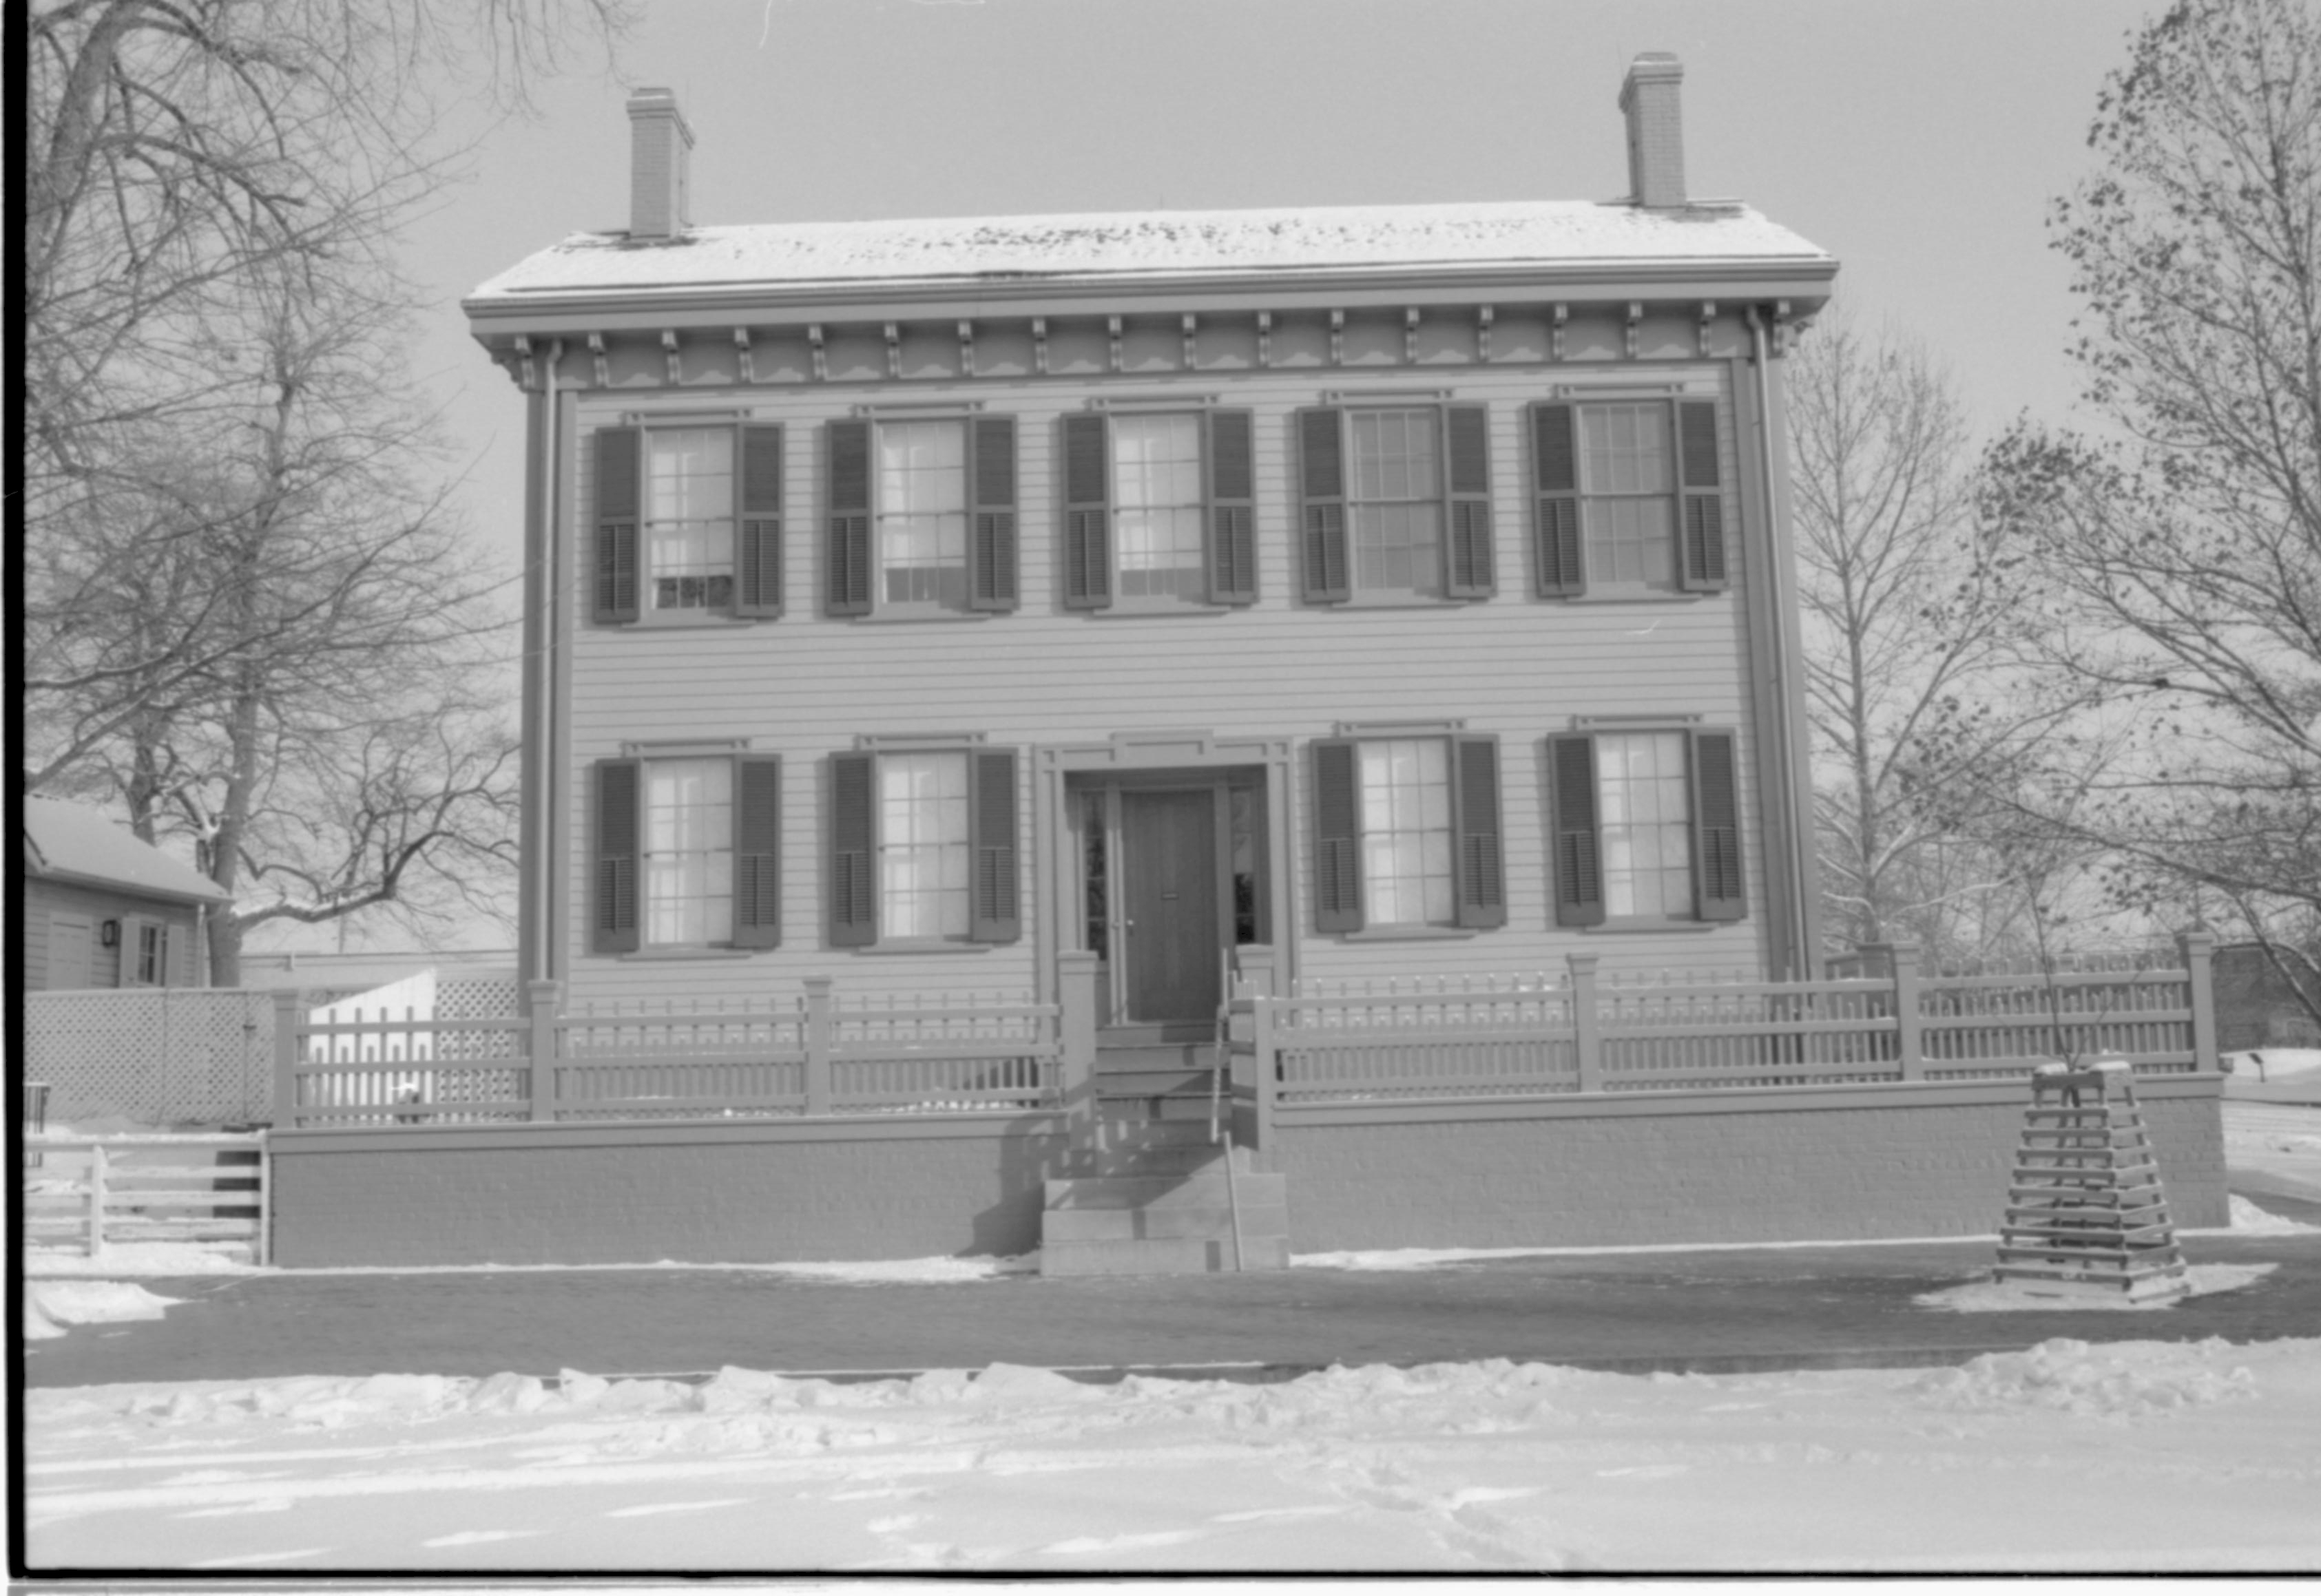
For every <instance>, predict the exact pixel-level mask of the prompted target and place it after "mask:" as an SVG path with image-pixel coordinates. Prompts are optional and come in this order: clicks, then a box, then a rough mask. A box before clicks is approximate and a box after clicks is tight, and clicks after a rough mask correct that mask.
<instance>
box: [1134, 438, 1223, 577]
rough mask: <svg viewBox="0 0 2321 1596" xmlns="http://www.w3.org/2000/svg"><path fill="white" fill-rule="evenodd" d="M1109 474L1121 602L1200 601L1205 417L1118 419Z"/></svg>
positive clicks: (1202, 572)
mask: <svg viewBox="0 0 2321 1596" xmlns="http://www.w3.org/2000/svg"><path fill="white" fill-rule="evenodd" d="M1112 474H1113V491H1114V494H1115V511H1114V515H1113V530H1114V558H1115V561H1116V562H1117V563H1118V565H1119V567H1120V592H1121V594H1122V595H1123V596H1124V597H1125V596H1134V595H1137V594H1174V595H1176V596H1178V597H1180V598H1199V597H1201V596H1203V594H1206V591H1207V584H1206V574H1205V573H1204V571H1203V569H1202V558H1203V551H1202V538H1201V424H1200V418H1199V417H1197V416H1189V415H1138V416H1115V418H1114V419H1113V423H1112Z"/></svg>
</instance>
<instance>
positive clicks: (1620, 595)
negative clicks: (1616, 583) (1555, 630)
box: [1557, 587, 1717, 604]
mask: <svg viewBox="0 0 2321 1596" xmlns="http://www.w3.org/2000/svg"><path fill="white" fill-rule="evenodd" d="M1716 596H1717V594H1713V593H1695V592H1691V591H1688V590H1687V589H1684V588H1680V587H1615V588H1612V589H1610V590H1608V591H1606V592H1603V593H1597V592H1594V591H1590V592H1588V593H1570V594H1560V595H1557V601H1558V602H1559V603H1567V604H1666V603H1698V602H1699V601H1700V600H1702V599H1708V598H1715V597H1716Z"/></svg>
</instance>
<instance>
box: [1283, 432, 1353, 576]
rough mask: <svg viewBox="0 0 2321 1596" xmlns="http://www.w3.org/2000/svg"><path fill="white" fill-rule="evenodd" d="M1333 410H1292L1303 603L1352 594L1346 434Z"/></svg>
mask: <svg viewBox="0 0 2321 1596" xmlns="http://www.w3.org/2000/svg"><path fill="white" fill-rule="evenodd" d="M1342 414H1343V413H1342V412H1340V411H1338V410H1335V409H1328V410H1301V411H1299V412H1298V413H1297V470H1298V485H1299V487H1300V489H1301V490H1302V493H1301V497H1302V500H1303V503H1302V504H1301V506H1300V518H1301V519H1300V521H1299V525H1300V527H1301V528H1302V529H1303V533H1304V536H1303V538H1302V540H1301V541H1302V542H1303V544H1304V548H1305V579H1306V603H1309V604H1328V603H1343V601H1345V600H1347V599H1350V598H1352V597H1353V596H1354V588H1353V579H1352V576H1351V575H1350V574H1349V572H1348V570H1347V564H1348V558H1347V557H1348V552H1349V551H1348V549H1347V546H1346V459H1345V434H1344V430H1343V422H1342V420H1341V416H1342Z"/></svg>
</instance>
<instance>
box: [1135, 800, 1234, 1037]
mask: <svg viewBox="0 0 2321 1596" xmlns="http://www.w3.org/2000/svg"><path fill="white" fill-rule="evenodd" d="M1216 815H1217V794H1216V793H1215V792H1214V791H1212V790H1209V789H1206V788H1200V789H1194V790H1191V791H1183V790H1178V791H1169V792H1151V793H1140V792H1133V791H1131V792H1124V793H1121V795H1120V831H1121V854H1122V857H1121V877H1122V879H1121V894H1122V902H1121V909H1122V926H1121V930H1122V935H1123V939H1124V942H1125V944H1126V946H1125V949H1124V952H1125V955H1126V973H1127V993H1126V996H1127V1000H1128V1016H1127V1017H1128V1019H1129V1020H1130V1021H1131V1023H1134V1024H1154V1023H1159V1024H1167V1023H1169V1022H1170V1021H1174V1020H1209V1019H1212V1018H1213V1017H1214V1016H1215V1013H1216V1010H1217V1000H1218V996H1219V991H1218V982H1219V980H1220V974H1219V970H1220V964H1221V954H1222V950H1223V948H1224V946H1225V943H1226V939H1228V938H1229V937H1230V936H1231V935H1232V927H1231V924H1230V922H1229V921H1227V920H1225V919H1224V917H1223V915H1222V914H1221V913H1220V912H1219V908H1218V893H1217V883H1218V875H1219V871H1218V861H1217V834H1216V833H1217V828H1216Z"/></svg>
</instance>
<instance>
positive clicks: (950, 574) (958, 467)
mask: <svg viewBox="0 0 2321 1596" xmlns="http://www.w3.org/2000/svg"><path fill="white" fill-rule="evenodd" d="M878 569H879V573H880V585H879V594H880V596H881V598H882V599H883V600H884V601H885V602H886V603H890V604H927V605H938V604H939V605H942V606H944V607H946V608H949V609H955V610H956V609H964V608H966V606H967V429H966V428H965V427H964V426H963V425H962V424H961V423H960V422H882V423H881V424H880V425H879V428H878Z"/></svg>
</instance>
